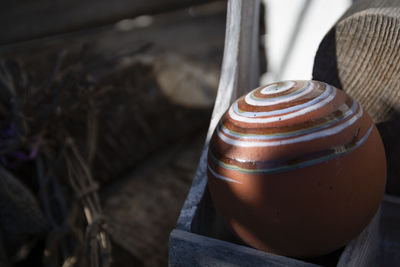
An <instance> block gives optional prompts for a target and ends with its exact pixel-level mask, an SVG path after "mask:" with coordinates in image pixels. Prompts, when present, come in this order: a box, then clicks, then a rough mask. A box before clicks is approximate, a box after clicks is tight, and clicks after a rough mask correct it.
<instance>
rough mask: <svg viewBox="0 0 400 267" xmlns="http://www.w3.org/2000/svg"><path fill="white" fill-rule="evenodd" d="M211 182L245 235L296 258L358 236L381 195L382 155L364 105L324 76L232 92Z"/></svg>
mask: <svg viewBox="0 0 400 267" xmlns="http://www.w3.org/2000/svg"><path fill="white" fill-rule="evenodd" d="M207 163H208V165H207V174H208V186H209V190H210V193H211V197H212V200H213V203H214V205H215V207H216V210H217V212H218V213H219V214H220V215H221V217H222V218H223V220H224V221H225V223H226V224H227V225H228V226H229V227H230V229H231V230H232V231H233V232H234V233H235V234H236V235H237V236H238V237H239V238H240V239H242V240H243V241H244V242H245V243H247V244H248V245H250V246H252V247H255V248H257V249H260V250H264V251H267V252H271V253H276V254H280V255H285V256H291V257H299V258H302V257H314V256H320V255H324V254H327V253H330V252H332V251H334V250H336V249H338V248H340V247H342V246H344V245H345V244H347V243H348V242H349V241H351V240H352V239H354V238H355V237H356V236H357V235H358V234H359V233H360V232H361V231H362V230H363V228H365V227H366V226H367V225H368V223H369V222H370V221H371V219H372V218H373V216H374V215H375V213H376V212H377V209H378V207H379V204H380V201H381V199H382V197H383V193H384V189H385V183H386V158H385V152H384V148H383V144H382V141H381V138H380V136H379V132H378V131H377V129H376V127H375V125H374V124H373V122H372V120H371V118H370V117H369V116H368V114H367V113H366V112H365V111H364V110H363V108H362V107H361V106H360V104H359V103H358V102H357V101H356V100H355V99H354V98H352V97H350V96H349V95H347V94H346V93H345V92H344V91H342V90H339V89H337V88H335V87H333V86H331V85H328V84H326V83H323V82H318V81H285V82H277V83H274V84H270V85H267V86H262V87H260V88H257V89H255V90H253V91H252V92H250V93H248V94H247V95H245V96H242V97H241V98H239V99H238V100H236V101H235V102H234V103H233V104H232V105H231V107H230V108H229V109H228V110H227V111H226V113H225V114H224V115H223V116H222V118H221V120H220V121H219V124H218V125H217V127H216V129H215V131H214V133H213V136H212V138H211V140H210V145H209V152H208V159H207Z"/></svg>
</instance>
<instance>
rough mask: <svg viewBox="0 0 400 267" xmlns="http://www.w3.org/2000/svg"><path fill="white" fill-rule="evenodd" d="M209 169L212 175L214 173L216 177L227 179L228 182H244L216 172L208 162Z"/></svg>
mask: <svg viewBox="0 0 400 267" xmlns="http://www.w3.org/2000/svg"><path fill="white" fill-rule="evenodd" d="M207 169H208V170H209V171H210V172H211V174H212V175H214V176H215V177H216V178H218V179H221V180H224V181H227V182H231V183H238V184H241V183H242V182H239V181H236V180H234V179H231V178H228V177H225V176H222V175H219V174H218V173H216V172H215V171H214V170H213V169H211V167H210V165H208V164H207Z"/></svg>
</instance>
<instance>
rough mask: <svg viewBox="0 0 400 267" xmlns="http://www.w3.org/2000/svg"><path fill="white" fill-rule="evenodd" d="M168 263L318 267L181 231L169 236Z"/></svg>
mask: <svg viewBox="0 0 400 267" xmlns="http://www.w3.org/2000/svg"><path fill="white" fill-rule="evenodd" d="M169 259H170V260H169V266H191V267H195V266H210V267H211V266H243V267H246V266H260V267H261V266H271V267H286V266H293V267H300V266H304V267H312V266H317V265H314V264H311V263H307V262H303V261H299V260H295V259H291V258H287V257H283V256H278V255H274V254H270V253H266V252H262V251H259V250H256V249H252V248H249V247H244V246H239V245H235V244H232V243H229V242H225V241H221V240H217V239H212V238H208V237H205V236H201V235H197V234H194V233H189V232H186V231H181V230H173V231H172V233H171V235H170V240H169Z"/></svg>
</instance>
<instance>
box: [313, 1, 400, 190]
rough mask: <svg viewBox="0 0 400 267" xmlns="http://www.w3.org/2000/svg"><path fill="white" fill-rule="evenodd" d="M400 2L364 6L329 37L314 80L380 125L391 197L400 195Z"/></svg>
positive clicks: (347, 16)
mask: <svg viewBox="0 0 400 267" xmlns="http://www.w3.org/2000/svg"><path fill="white" fill-rule="evenodd" d="M399 73H400V2H399V1H396V0H360V1H358V2H357V3H355V4H354V5H353V6H352V7H351V8H350V9H349V10H348V11H347V12H346V13H345V14H344V15H343V16H342V17H341V18H340V19H339V21H338V22H337V23H336V24H335V26H334V27H333V28H332V29H331V31H330V32H329V33H328V34H327V35H326V36H325V38H324V39H323V41H322V42H321V44H320V46H319V49H318V51H317V54H316V57H315V62H314V69H313V79H315V80H320V81H325V82H327V83H330V84H332V85H335V86H336V87H339V88H342V89H343V90H345V91H346V92H347V93H349V94H350V95H352V96H353V97H355V98H356V99H357V100H358V101H359V102H360V103H361V105H362V106H363V107H364V109H365V110H366V111H367V112H368V113H369V114H370V115H371V117H372V119H373V120H374V121H375V122H376V123H377V124H378V128H379V130H380V133H381V135H382V138H383V141H384V144H385V149H386V154H387V158H388V172H389V175H388V177H389V182H388V192H389V193H393V194H400V178H399V177H400V164H398V161H397V159H396V158H397V155H396V154H397V153H396V151H399V149H400V142H399V141H398V134H399V133H400V124H399V123H398V122H400V75H399Z"/></svg>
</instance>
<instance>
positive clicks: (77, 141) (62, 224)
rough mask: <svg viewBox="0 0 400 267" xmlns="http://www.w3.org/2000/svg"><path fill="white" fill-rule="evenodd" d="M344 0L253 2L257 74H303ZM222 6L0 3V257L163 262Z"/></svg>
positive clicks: (219, 50)
mask: <svg viewBox="0 0 400 267" xmlns="http://www.w3.org/2000/svg"><path fill="white" fill-rule="evenodd" d="M350 4H351V1H349V0H338V1H334V2H333V1H317V0H314V1H312V0H295V1H293V0H291V1H289V0H284V1H283V0H280V1H272V0H265V1H264V8H263V9H262V16H261V18H262V19H261V20H260V26H261V29H262V32H261V33H260V44H259V49H260V52H261V55H263V56H262V57H263V58H262V60H261V69H262V70H263V72H264V74H263V76H262V77H261V78H260V82H261V83H268V82H273V81H276V80H285V79H310V78H311V71H312V65H313V60H314V55H315V52H316V50H317V48H318V44H319V42H320V41H321V40H322V38H323V36H324V35H325V33H326V32H327V31H328V30H329V28H330V27H331V26H332V25H333V24H334V22H335V21H336V20H337V19H338V18H339V17H340V15H341V14H342V13H343V12H344V10H346V9H347V7H348V6H349V5H350ZM226 5H227V2H226V1H221V0H220V1H215V0H214V1H213V0H208V1H200V0H171V1H160V0H146V1H144V0H140V1H139V0H138V1H128V0H117V1H106V0H101V1H94V0H84V1H82V0H80V1H78V0H72V1H50V0H37V1H28V0H23V1H14V2H13V1H8V2H7V3H2V4H1V6H2V8H1V9H0V13H1V15H0V32H1V33H2V34H1V35H0V58H1V60H0V116H1V120H0V138H1V139H0V140H1V144H0V160H1V162H2V164H1V166H0V175H1V176H2V177H3V179H2V183H3V185H2V186H1V189H0V205H1V207H0V208H1V212H0V266H110V265H111V266H166V265H167V262H168V235H169V233H170V231H171V230H172V229H173V228H174V227H175V223H176V220H177V217H178V215H179V212H180V209H181V207H182V204H183V202H184V200H185V197H186V195H187V192H188V190H189V188H190V184H191V181H192V177H193V175H194V172H195V169H196V166H197V162H198V159H199V157H200V153H201V150H202V146H203V142H204V138H205V134H206V131H207V128H208V124H209V119H210V116H211V111H212V108H213V103H214V99H215V95H216V91H217V87H218V81H219V75H220V68H221V63H222V55H223V50H224V35H225V23H226V21H225V17H226Z"/></svg>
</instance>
